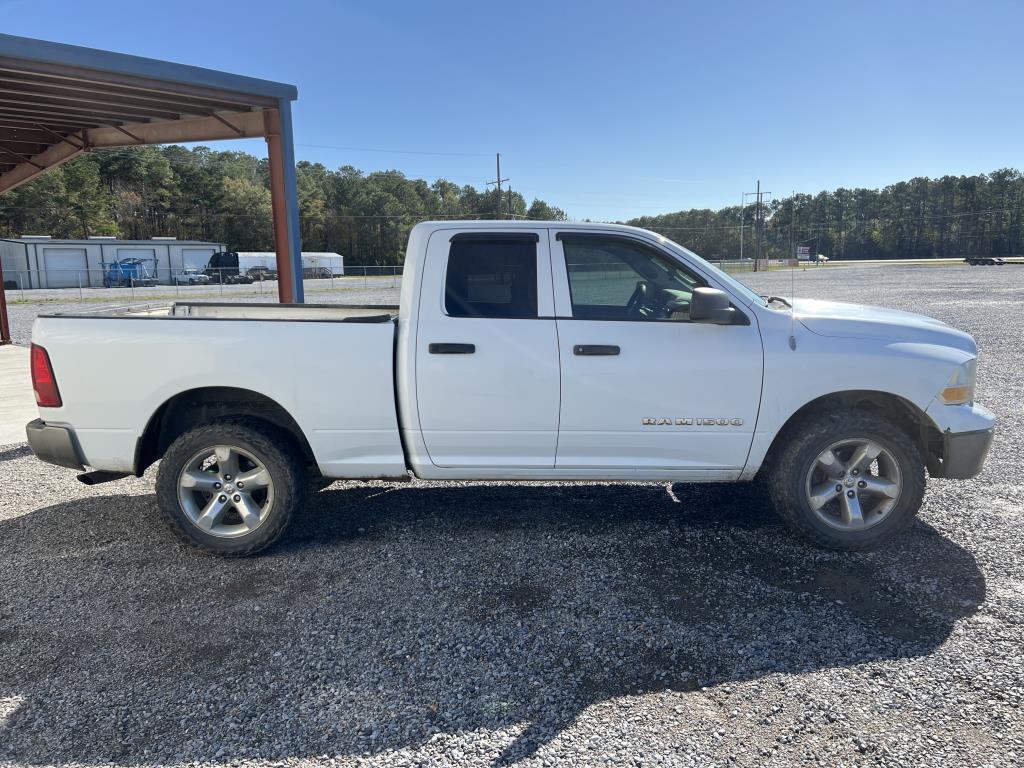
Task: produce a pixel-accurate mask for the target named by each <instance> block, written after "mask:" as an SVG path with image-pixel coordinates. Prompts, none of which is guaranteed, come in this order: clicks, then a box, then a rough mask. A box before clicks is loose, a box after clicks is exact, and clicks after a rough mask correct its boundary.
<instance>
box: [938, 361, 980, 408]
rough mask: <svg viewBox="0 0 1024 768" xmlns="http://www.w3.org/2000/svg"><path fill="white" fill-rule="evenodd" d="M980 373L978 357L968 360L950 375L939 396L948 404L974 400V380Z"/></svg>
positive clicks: (960, 403)
mask: <svg viewBox="0 0 1024 768" xmlns="http://www.w3.org/2000/svg"><path fill="white" fill-rule="evenodd" d="M977 375H978V358H973V359H971V360H968V361H967V362H966V363H964V364H963V365H961V366H960V367H959V368H957V369H956V370H955V371H953V375H952V376H950V377H949V381H948V382H946V386H945V387H944V388H943V390H942V391H941V392H939V398H940V399H941V400H942V402H944V403H945V404H946V405H963V404H964V403H970V402H972V401H973V400H974V382H975V379H976V378H977Z"/></svg>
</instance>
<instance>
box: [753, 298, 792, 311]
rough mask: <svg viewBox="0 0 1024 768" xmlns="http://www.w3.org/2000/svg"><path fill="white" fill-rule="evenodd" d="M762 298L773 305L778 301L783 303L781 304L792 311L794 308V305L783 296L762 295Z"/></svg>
mask: <svg viewBox="0 0 1024 768" xmlns="http://www.w3.org/2000/svg"><path fill="white" fill-rule="evenodd" d="M761 298H762V299H764V300H765V301H767V302H768V303H769V304H771V303H772V302H773V301H778V302H781V303H783V304H785V305H786V306H787V307H789V308H790V309H792V308H793V305H792V304H790V303H789V302H788V301H786V300H785V299H784V298H782V297H781V296H765V295H762V296H761Z"/></svg>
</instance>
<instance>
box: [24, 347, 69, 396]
mask: <svg viewBox="0 0 1024 768" xmlns="http://www.w3.org/2000/svg"><path fill="white" fill-rule="evenodd" d="M30 356H31V359H32V389H34V390H35V393H36V405H38V406H39V407H40V408H60V407H61V405H63V403H62V402H61V399H60V390H58V389H57V379H56V378H54V375H53V366H52V365H50V356H49V355H48V354H46V350H45V349H43V348H42V347H39V346H36V345H35V344H33V345H32V353H31V355H30Z"/></svg>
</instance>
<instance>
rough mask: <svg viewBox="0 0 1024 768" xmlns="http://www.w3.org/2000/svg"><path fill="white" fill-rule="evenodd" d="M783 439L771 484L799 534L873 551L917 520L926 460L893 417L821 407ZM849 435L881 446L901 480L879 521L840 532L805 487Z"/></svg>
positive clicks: (834, 545)
mask: <svg viewBox="0 0 1024 768" xmlns="http://www.w3.org/2000/svg"><path fill="white" fill-rule="evenodd" d="M782 439H784V440H785V441H786V442H785V444H784V445H783V447H782V449H781V450H780V452H779V454H778V455H777V456H776V457H775V459H774V461H773V462H772V466H771V469H770V473H769V475H768V487H769V492H770V494H771V498H772V502H773V503H774V505H775V510H776V512H777V513H778V514H779V516H780V517H781V518H782V519H783V520H784V521H785V522H786V524H787V525H789V526H790V527H791V528H792V529H793V530H795V531H796V532H797V533H799V534H800V535H802V536H804V537H805V538H807V539H809V540H811V541H812V542H814V543H815V544H818V545H819V546H822V547H827V548H829V549H837V550H844V551H858V550H868V549H874V548H876V547H878V546H881V545H883V544H885V543H887V542H888V541H890V540H891V539H893V538H894V537H895V536H896V535H898V534H899V533H901V532H902V531H903V530H905V529H906V528H907V527H909V526H910V524H911V523H912V522H913V521H914V516H915V515H916V514H917V512H918V510H920V508H921V501H922V499H923V498H924V483H925V464H924V459H923V458H922V456H921V451H920V449H919V448H918V446H917V444H916V443H915V442H914V440H913V439H911V437H910V436H908V435H907V434H906V432H904V431H903V430H901V429H900V428H899V427H898V426H895V425H894V424H893V423H892V421H891V420H890V419H886V418H885V417H883V416H881V415H878V414H876V413H873V412H870V411H860V410H852V409H843V410H838V411H833V412H825V411H821V412H818V413H816V414H814V415H812V416H810V417H808V418H807V419H806V420H804V422H803V423H802V424H800V425H799V426H797V427H796V428H795V429H793V430H791V431H790V432H789V433H788V434H786V435H783V436H782ZM846 439H868V440H871V441H873V442H876V443H878V444H879V445H881V446H882V447H883V448H885V449H886V450H887V451H888V452H889V454H890V455H891V456H892V457H893V459H894V460H895V461H896V464H897V465H898V467H899V471H900V475H901V478H902V488H901V490H900V493H899V498H898V499H897V501H896V504H895V506H894V507H893V508H892V509H891V510H890V511H889V512H888V513H887V514H886V515H885V517H884V518H882V519H880V520H879V521H878V522H877V523H876V524H874V525H870V526H868V527H866V528H863V529H861V530H839V529H836V528H834V527H832V526H830V525H828V524H827V523H825V522H823V521H822V520H820V519H819V517H818V516H817V515H816V514H815V513H814V511H813V510H812V509H811V505H810V502H809V500H808V499H807V493H806V490H805V482H806V479H807V474H808V472H809V471H810V470H811V467H812V465H813V464H814V462H815V461H816V459H817V457H818V456H819V455H820V454H821V453H822V452H824V451H825V450H826V449H827V448H828V447H829V446H830V445H832V444H834V443H836V442H838V441H841V440H846Z"/></svg>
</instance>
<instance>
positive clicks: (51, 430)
mask: <svg viewBox="0 0 1024 768" xmlns="http://www.w3.org/2000/svg"><path fill="white" fill-rule="evenodd" d="M25 434H26V436H27V437H28V444H29V446H30V447H31V448H32V452H33V453H34V454H35V455H36V458H38V459H41V460H42V461H45V462H48V463H50V464H56V465H57V466H59V467H68V468H69V469H77V470H85V466H83V463H82V458H81V455H80V454H79V451H78V446H77V444H76V442H75V434H74V432H72V431H71V430H70V429H68V428H67V427H58V426H54V425H52V424H47V423H46V422H44V421H43V420H42V419H34V420H32V421H30V422H29V423H28V424H26V425H25Z"/></svg>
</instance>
